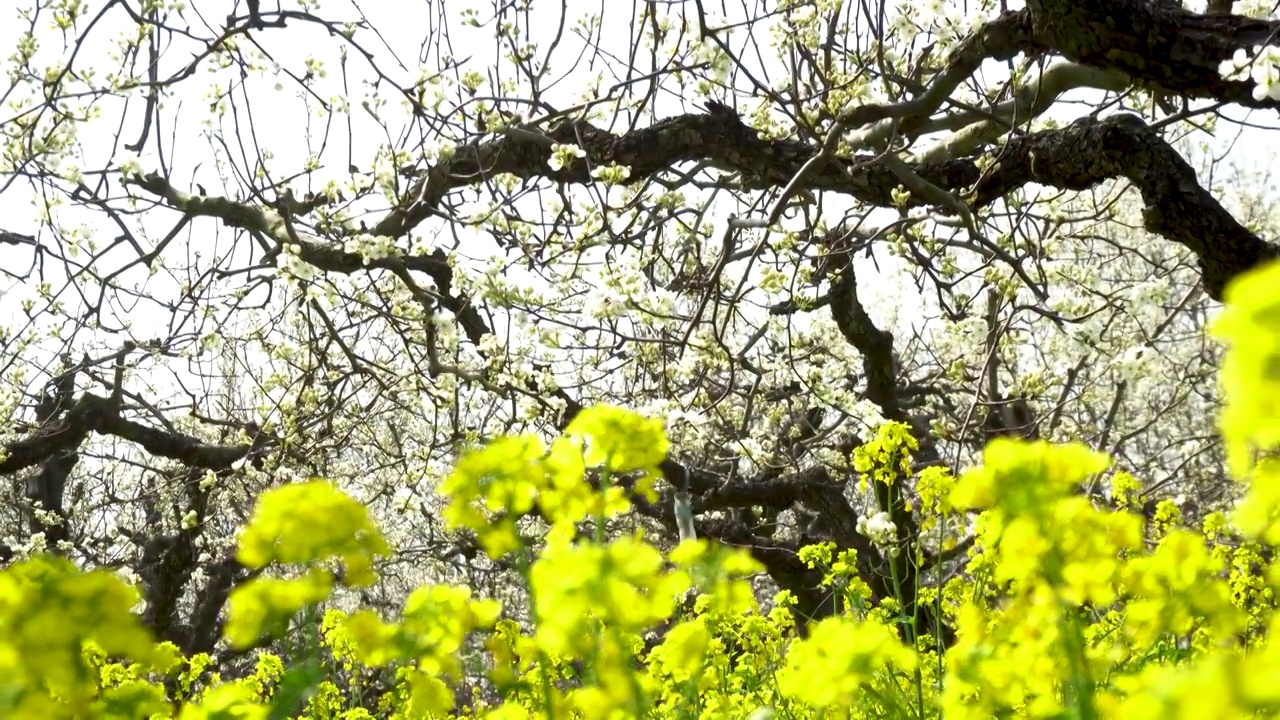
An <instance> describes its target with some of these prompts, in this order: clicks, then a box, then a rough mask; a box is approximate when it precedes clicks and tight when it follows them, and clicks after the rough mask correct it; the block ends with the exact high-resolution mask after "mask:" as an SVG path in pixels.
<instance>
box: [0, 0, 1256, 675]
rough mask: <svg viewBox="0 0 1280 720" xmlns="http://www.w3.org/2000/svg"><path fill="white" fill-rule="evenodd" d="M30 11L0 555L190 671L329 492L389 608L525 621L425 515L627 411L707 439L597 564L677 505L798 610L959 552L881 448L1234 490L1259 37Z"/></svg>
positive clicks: (674, 443)
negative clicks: (1226, 332)
mask: <svg viewBox="0 0 1280 720" xmlns="http://www.w3.org/2000/svg"><path fill="white" fill-rule="evenodd" d="M19 6H20V7H19V9H18V10H16V11H15V12H16V15H13V16H11V18H10V19H11V20H15V22H10V23H9V24H8V28H9V29H7V30H5V31H4V32H5V33H8V34H11V35H12V36H13V37H12V39H13V40H14V43H13V46H14V47H15V50H14V52H13V54H12V55H11V56H10V57H9V58H8V60H7V62H6V70H7V75H6V78H7V79H6V80H5V81H4V84H3V86H4V93H3V96H4V100H5V104H4V107H3V110H0V127H2V128H3V140H4V155H3V158H2V159H0V172H2V175H0V177H2V178H3V185H0V188H2V190H0V203H3V207H4V208H5V214H4V220H3V221H2V222H0V275H2V277H3V279H2V280H0V283H2V284H0V292H3V295H2V296H0V350H2V351H3V352H0V417H3V418H5V419H6V422H5V423H4V424H3V425H0V476H2V477H4V478H5V480H6V482H5V483H4V484H3V485H2V486H0V496H2V497H3V500H4V502H3V503H0V558H3V559H4V560H8V559H10V558H13V557H20V556H24V555H27V554H30V553H32V552H36V551H39V550H43V549H48V550H51V551H54V552H56V553H58V554H62V555H65V556H66V557H68V558H70V559H72V560H73V561H74V562H76V563H77V564H81V565H86V566H93V567H106V568H115V569H119V570H121V571H122V572H125V573H127V574H130V575H131V576H134V577H136V579H137V580H138V581H139V582H140V583H141V586H142V588H143V591H144V592H143V594H144V599H145V603H146V608H145V611H144V618H145V621H146V623H147V624H148V625H149V626H150V627H151V629H152V630H154V631H155V632H156V633H158V635H159V636H160V637H161V638H164V639H169V640H173V641H174V642H176V643H177V644H178V645H179V646H180V647H182V648H183V649H184V650H185V651H188V652H199V651H207V650H209V649H210V648H212V647H213V645H214V644H215V642H216V641H217V638H218V637H219V632H220V623H221V622H222V620H221V618H222V611H223V606H224V604H225V602H226V598H227V594H228V592H229V591H230V589H231V588H232V587H233V586H234V585H235V584H236V583H238V582H240V581H242V580H244V579H245V578H246V577H248V576H249V575H250V574H251V573H250V571H249V570H248V569H246V568H244V567H242V566H240V565H239V564H238V563H237V562H236V561H235V559H234V557H233V553H232V541H233V539H234V537H233V536H234V532H235V528H236V527H238V526H239V525H240V524H241V523H242V522H243V521H244V520H245V518H246V517H247V515H248V513H249V512H250V510H251V508H252V504H253V500H254V498H255V497H257V496H258V494H259V493H261V492H263V491H264V490H266V489H268V488H271V487H276V486H279V485H281V484H284V483H288V482H291V481H296V480H300V479H305V478H308V477H313V476H323V477H325V478H328V479H331V480H333V481H334V482H336V483H338V484H339V485H341V486H342V487H343V488H344V489H346V490H347V491H349V492H351V493H352V494H353V495H355V496H356V497H358V498H360V499H361V501H362V502H364V503H365V504H366V505H367V506H368V507H369V508H371V509H372V510H373V512H374V514H375V515H376V516H377V517H378V518H379V519H380V522H381V523H382V526H383V527H384V528H386V529H387V531H388V540H389V542H390V543H391V546H392V549H393V551H394V552H393V555H392V558H391V559H390V560H389V562H388V564H387V565H386V567H383V568H381V569H380V570H381V576H382V578H383V581H382V583H381V584H380V585H379V586H378V587H376V588H374V589H373V590H370V591H369V594H368V595H367V596H366V597H365V598H364V599H365V600H366V601H367V602H370V603H373V604H375V605H377V604H380V603H385V604H394V602H395V601H396V600H398V599H400V598H402V597H403V595H404V594H405V593H406V592H407V590H408V589H409V588H412V587H415V586H416V585H418V584H421V583H422V582H425V581H428V580H431V579H449V580H452V581H458V580H465V581H466V582H467V583H469V584H471V585H472V586H473V587H474V588H477V589H480V590H482V591H484V592H487V593H490V594H495V595H501V594H503V593H504V592H506V590H505V585H504V578H505V577H506V576H507V575H506V572H507V570H508V568H504V567H501V566H496V565H494V564H492V563H488V562H486V560H485V558H484V556H483V555H482V554H481V553H479V552H478V551H477V550H478V548H477V545H476V542H475V539H474V538H470V537H467V536H466V535H465V534H457V533H449V532H446V531H445V530H444V526H443V522H442V521H441V519H440V513H441V507H442V503H441V501H440V500H439V499H438V498H437V496H436V494H435V488H436V487H437V486H438V485H439V483H440V482H441V480H442V478H444V477H445V476H446V475H447V473H448V472H449V469H450V468H451V467H452V465H453V463H454V461H455V460H456V459H457V457H458V454H459V453H460V452H461V451H463V450H465V449H467V448H470V447H475V446H476V445H478V444H480V443H482V442H484V441H486V440H488V439H491V438H494V437H496V436H498V435H501V434H508V433H517V432H533V433H542V434H544V435H548V436H550V435H554V434H557V433H558V432H560V431H561V430H563V429H564V428H565V427H566V426H567V424H568V423H569V422H570V421H571V420H572V419H573V418H574V417H575V416H576V415H577V414H578V413H579V412H580V411H581V410H582V409H583V408H585V407H588V406H592V405H597V404H612V405H619V406H624V407H627V408H631V409H635V410H638V411H640V412H642V413H644V414H646V415H649V416H652V417H657V418H660V419H662V420H663V421H664V422H665V423H666V427H667V432H668V435H669V437H670V440H671V449H670V452H669V453H668V456H667V459H666V460H665V461H664V463H663V464H662V466H661V469H662V473H663V480H664V482H661V483H659V485H658V488H657V489H658V492H659V499H658V501H657V502H652V503H651V502H647V501H644V500H642V499H640V498H637V506H636V507H637V512H636V514H635V515H633V516H629V517H628V518H626V519H625V520H623V521H620V522H619V524H618V526H617V527H612V528H609V530H610V531H615V530H622V529H628V528H633V527H644V528H646V530H647V532H649V533H650V535H651V536H654V537H658V538H664V539H666V540H674V539H675V538H676V537H677V518H676V513H675V511H674V509H673V503H674V500H675V498H676V495H677V494H678V493H681V492H687V493H688V497H689V501H690V504H691V509H692V512H693V514H694V518H695V529H696V532H697V533H698V534H699V535H701V536H705V537H708V538H712V539H715V540H719V541H722V542H724V543H727V544H731V545H735V546H741V547H746V548H749V549H750V551H751V552H752V554H753V555H754V556H755V557H756V559H757V560H758V561H760V562H761V563H762V564H763V565H764V566H765V567H766V568H767V575H768V580H769V581H770V582H772V583H774V584H776V585H777V586H779V587H782V588H786V589H789V590H791V591H792V592H793V593H795V594H796V596H797V597H798V598H799V599H800V603H799V605H798V608H797V609H798V611H799V612H800V613H801V614H802V615H803V616H805V617H818V616H821V615H823V614H824V613H827V612H829V611H830V603H829V598H828V597H827V596H826V595H825V594H824V591H822V590H820V589H818V582H817V581H818V580H819V579H820V578H819V577H815V573H814V571H813V570H811V569H809V568H808V567H807V566H806V564H805V563H804V562H802V561H801V560H800V559H799V558H798V555H797V552H798V550H799V548H800V547H802V546H803V545H804V544H806V543H808V542H812V541H813V540H814V539H825V540H831V541H834V542H835V543H836V544H837V545H838V546H839V547H842V548H856V549H857V550H858V551H859V555H858V557H859V562H860V563H861V564H862V566H861V571H862V574H863V576H864V579H865V580H866V581H867V582H868V583H869V584H870V586H871V588H872V591H873V592H874V593H878V594H882V595H883V594H885V593H887V592H888V585H887V584H886V580H885V578H887V577H889V576H890V575H891V574H894V573H896V574H897V576H898V577H900V578H905V579H906V582H905V583H904V584H905V585H906V586H908V587H912V588H914V587H918V586H921V585H923V584H927V583H929V582H936V581H937V580H938V579H939V578H941V577H944V576H945V575H946V573H947V572H949V571H950V569H951V568H953V567H954V565H955V562H956V560H957V558H959V557H961V556H962V555H963V553H964V551H965V549H966V548H967V547H968V543H969V542H971V529H968V528H963V527H961V528H949V529H947V532H946V533H944V534H937V533H935V534H934V535H935V536H934V537H933V538H932V539H931V540H929V539H923V540H921V539H920V538H921V534H920V528H919V527H918V526H917V522H916V516H915V515H914V514H913V509H912V502H913V498H914V497H916V490H917V489H916V488H915V487H912V486H911V483H909V482H907V481H906V480H899V481H896V482H891V483H884V482H876V481H875V480H874V479H872V481H870V482H867V480H866V478H864V477H863V476H862V473H860V472H859V469H858V468H857V467H856V464H855V462H854V453H855V451H856V450H857V449H859V448H863V449H864V451H865V450H867V449H872V450H874V438H875V431H876V429H877V427H879V426H880V424H881V423H883V422H884V421H886V420H887V421H897V422H900V423H903V424H904V425H905V426H906V427H907V428H909V429H910V432H911V433H912V435H913V437H914V439H915V441H916V442H917V443H918V446H919V450H918V452H917V453H916V454H915V456H914V463H915V465H914V468H915V469H920V468H924V467H928V466H932V465H941V466H946V467H951V468H961V467H965V466H967V465H969V464H972V463H973V462H974V461H975V459H976V458H977V456H978V453H979V452H980V450H981V449H982V447H983V446H984V445H985V444H986V443H987V441H989V440H990V439H991V438H993V437H996V436H1003V435H1014V436H1019V437H1036V438H1043V439H1048V440H1079V441H1081V442H1084V443H1086V444H1088V445H1090V446H1093V447H1095V448H1097V449H1099V450H1102V451H1105V452H1108V453H1110V454H1111V455H1113V456H1114V457H1115V458H1116V459H1117V462H1118V470H1117V471H1124V472H1130V473H1133V474H1134V475H1135V476H1136V477H1139V478H1142V479H1143V480H1144V481H1146V483H1147V485H1146V487H1145V489H1144V492H1145V493H1146V495H1145V497H1148V498H1157V497H1165V496H1175V497H1176V498H1177V500H1178V502H1179V503H1181V504H1182V506H1183V508H1184V511H1185V512H1188V513H1196V512H1200V511H1202V510H1204V509H1207V508H1210V507H1217V506H1220V505H1221V504H1223V503H1225V502H1227V501H1229V500H1230V499H1231V498H1230V497H1229V492H1230V486H1229V485H1228V483H1227V482H1226V481H1225V477H1226V473H1225V470H1224V468H1223V453H1222V451H1221V448H1220V444H1219V441H1218V439H1217V432H1216V428H1215V427H1214V425H1213V422H1212V421H1211V420H1210V418H1213V417H1214V416H1215V408H1216V405H1217V392H1216V387H1215V383H1214V379H1213V378H1214V372H1215V369H1216V366H1217V362H1218V357H1219V349H1218V346H1217V345H1216V343H1215V342H1213V341H1212V340H1211V339H1209V338H1208V337H1207V335H1206V334H1205V332H1204V326H1205V323H1206V320H1207V319H1208V318H1209V317H1211V316H1212V315H1213V314H1214V313H1215V312H1216V311H1217V310H1216V308H1217V306H1218V302H1220V301H1221V299H1222V295H1223V290H1224V288H1225V286H1226V284H1227V283H1228V282H1229V281H1230V280H1231V279H1233V278H1235V277H1237V276H1239V275H1240V274H1241V273H1243V272H1244V271H1246V270H1248V269H1250V268H1252V267H1254V266H1256V265H1257V264H1258V263H1260V262H1261V261H1263V260H1267V259H1271V258H1275V257H1277V255H1278V253H1277V246H1276V245H1274V244H1272V243H1271V242H1270V241H1269V240H1268V238H1269V237H1270V236H1271V235H1273V234H1274V232H1275V227H1276V222H1277V220H1278V218H1277V217H1276V216H1275V213H1274V212H1273V210H1272V206H1273V204H1272V202H1271V201H1270V192H1269V191H1270V187H1269V184H1270V183H1269V181H1270V175H1269V172H1268V162H1269V160H1270V156H1269V154H1268V153H1267V152H1266V150H1265V149H1266V148H1267V143H1268V141H1269V139H1270V138H1271V136H1270V134H1269V133H1270V132H1272V131H1273V128H1271V127H1270V126H1269V125H1268V121H1269V120H1270V117H1271V114H1272V111H1273V110H1275V109H1277V108H1280V49H1278V48H1277V47H1276V46H1273V45H1271V44H1270V43H1272V42H1273V39H1274V38H1275V36H1276V35H1277V33H1280V20H1277V19H1275V17H1274V14H1273V13H1272V12H1271V9H1270V8H1269V7H1267V6H1262V5H1259V4H1256V3H1252V2H1248V1H1244V2H1237V3H1234V4H1232V3H1230V2H1226V3H1222V2H1218V1H1217V0H1212V1H1211V6H1210V7H1208V8H1204V7H1187V8H1183V7H1175V6H1171V5H1169V4H1167V3H1162V2H1146V1H1144V0H1109V1H1108V2H1099V1H1097V0H1027V2H1026V3H1025V5H1024V6H1023V7H1016V6H1009V5H1008V4H1006V3H1000V4H998V5H997V4H996V3H993V2H982V1H975V2H972V3H969V2H966V3H956V2H951V1H950V0H938V2H932V3H902V4H900V5H899V6H897V7H895V6H891V5H889V4H885V3H880V4H878V5H877V4H868V3H865V2H860V3H854V2H847V1H846V0H780V1H774V0H741V1H740V2H722V3H719V4H717V3H713V2H711V1H710V0H685V1H684V2H680V3H660V2H636V3H633V4H626V3H619V4H609V3H601V4H599V5H597V6H589V5H588V4H586V3H569V2H561V3H552V2H544V0H537V2H534V1H533V0H517V1H516V2H497V3H492V4H486V3H484V2H480V1H479V0H475V1H472V2H461V3H448V4H446V3H443V2H439V3H432V2H413V3H409V2H396V3H378V2H358V1H355V0H348V1H346V2H337V1H334V0H328V1H326V2H323V3H321V2H317V1H316V0H297V1H296V2H295V1H293V0H280V1H279V2H276V1H275V0H268V1H267V2H258V1H255V0H250V1H248V2H239V0H235V1H234V2H233V1H229V0H228V1H223V2H200V3H191V4H190V5H188V4H187V3H183V2H180V1H175V2H164V1H163V0H145V1H143V2H133V1H131V0H102V1H101V2H99V3H93V4H85V3H81V2H78V1H75V0H24V2H21V3H19ZM869 444H870V445H869ZM1103 487H1104V484H1103V483H1101V482H1095V483H1094V484H1093V485H1090V486H1087V487H1083V488H1081V491H1082V492H1086V493H1089V494H1090V495H1092V496H1093V497H1095V499H1096V501H1097V502H1100V503H1103V502H1107V498H1106V494H1105V492H1104V491H1103V490H1102V488H1103ZM875 517H882V518H884V519H886V520H887V521H891V522H892V526H891V527H892V531H893V532H894V533H896V534H897V542H898V543H899V544H900V545H903V546H907V545H909V546H910V547H911V551H910V552H901V553H893V554H891V553H887V552H884V551H883V549H882V547H880V546H879V545H882V544H877V543H874V542H872V540H871V538H870V537H869V535H871V534H873V533H868V531H867V527H868V519H869V518H875ZM527 530H528V533H529V538H530V541H531V542H536V539H537V529H536V528H532V527H530V528H527ZM917 542H919V543H920V545H919V546H916V545H911V543H917ZM903 602H904V603H905V604H906V605H907V606H911V605H913V604H914V603H915V599H914V598H913V597H907V598H904V599H903Z"/></svg>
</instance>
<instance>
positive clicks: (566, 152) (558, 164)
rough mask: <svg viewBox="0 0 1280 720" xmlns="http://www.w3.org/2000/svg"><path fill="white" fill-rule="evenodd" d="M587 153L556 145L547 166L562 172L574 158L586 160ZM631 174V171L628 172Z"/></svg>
mask: <svg viewBox="0 0 1280 720" xmlns="http://www.w3.org/2000/svg"><path fill="white" fill-rule="evenodd" d="M586 156H587V151H586V150H583V149H582V148H581V147H579V146H577V145H561V144H560V143H556V144H554V145H552V146H551V157H550V158H549V159H548V160H547V166H548V167H550V168H551V169H552V170H560V169H561V168H564V167H566V166H567V165H569V163H571V162H573V159H574V158H584V157H586ZM627 172H628V174H630V170H628V171H627Z"/></svg>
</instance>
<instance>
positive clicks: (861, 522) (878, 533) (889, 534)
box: [856, 511, 898, 547]
mask: <svg viewBox="0 0 1280 720" xmlns="http://www.w3.org/2000/svg"><path fill="white" fill-rule="evenodd" d="M856 529H857V531H858V534H860V535H865V536H867V537H868V538H870V539H871V542H873V543H875V544H876V545H879V546H880V547H885V546H887V545H889V544H890V543H892V542H893V538H894V536H895V534H896V533H897V531H898V526H897V525H895V524H894V522H893V521H892V520H890V519H889V513H887V512H884V511H880V512H878V513H876V514H875V515H872V516H870V517H867V516H865V515H864V516H862V517H860V518H858V525H857V528H856Z"/></svg>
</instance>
